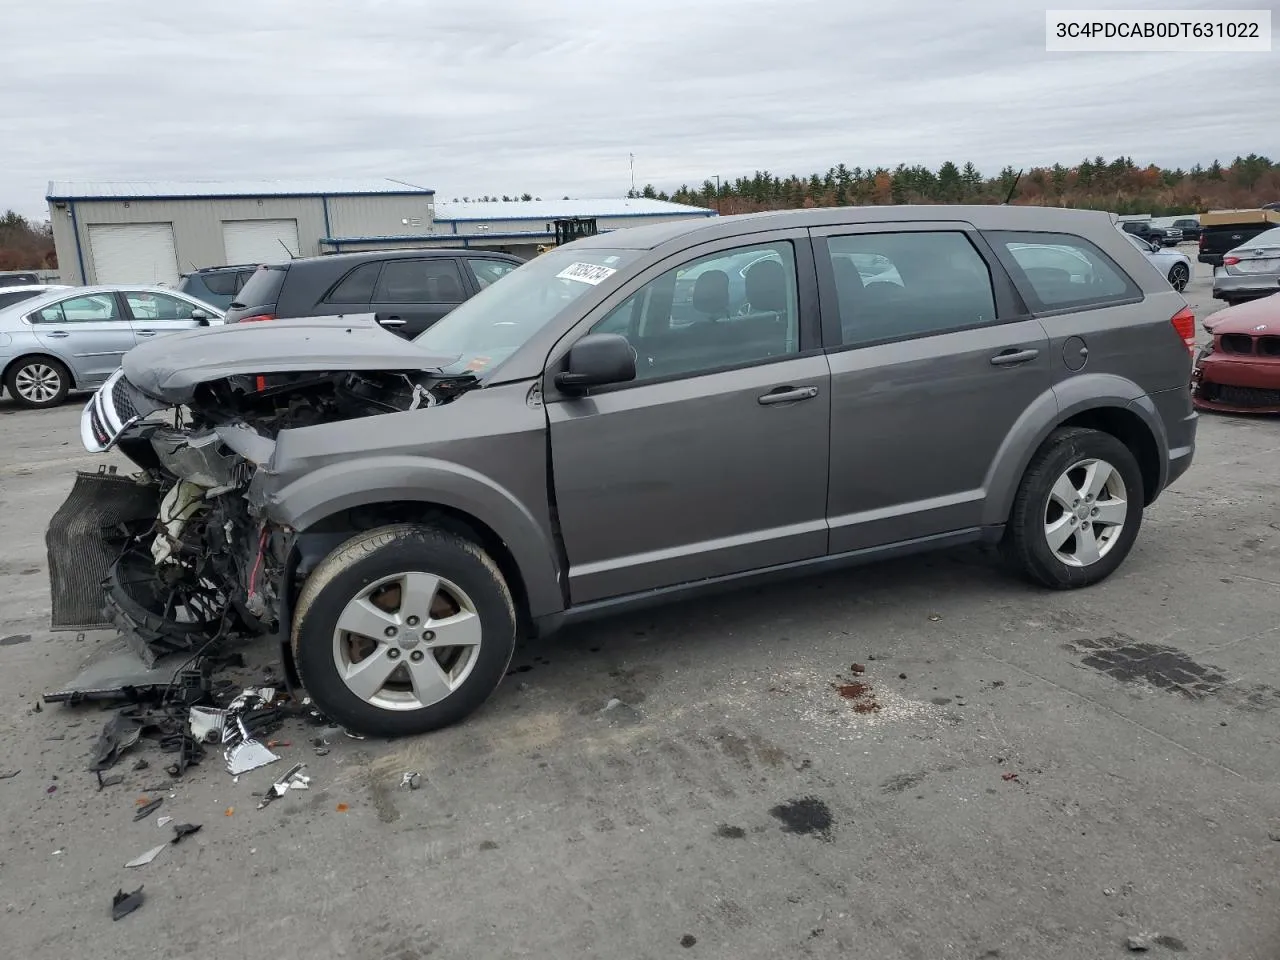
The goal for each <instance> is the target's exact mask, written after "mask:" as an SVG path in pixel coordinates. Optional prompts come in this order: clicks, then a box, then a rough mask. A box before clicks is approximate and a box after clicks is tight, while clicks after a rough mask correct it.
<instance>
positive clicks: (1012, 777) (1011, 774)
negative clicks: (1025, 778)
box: [1000, 770, 1022, 783]
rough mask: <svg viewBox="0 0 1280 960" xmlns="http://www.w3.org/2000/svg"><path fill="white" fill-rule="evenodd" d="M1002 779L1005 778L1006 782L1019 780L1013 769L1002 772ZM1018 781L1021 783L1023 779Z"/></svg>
mask: <svg viewBox="0 0 1280 960" xmlns="http://www.w3.org/2000/svg"><path fill="white" fill-rule="evenodd" d="M1000 779H1001V780H1003V781H1004V782H1005V783H1009V782H1010V781H1012V780H1018V775H1017V774H1016V773H1014V772H1013V771H1012V770H1010V771H1009V772H1008V773H1002V774H1000ZM1018 782H1019V783H1021V782H1022V781H1021V780H1018Z"/></svg>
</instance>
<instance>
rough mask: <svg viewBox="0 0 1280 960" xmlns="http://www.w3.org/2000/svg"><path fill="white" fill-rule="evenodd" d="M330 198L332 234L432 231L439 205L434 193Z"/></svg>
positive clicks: (385, 234) (391, 234)
mask: <svg viewBox="0 0 1280 960" xmlns="http://www.w3.org/2000/svg"><path fill="white" fill-rule="evenodd" d="M328 202H329V233H328V236H330V237H399V236H406V237H412V236H421V235H422V234H425V233H430V232H431V218H432V213H433V210H434V206H435V205H434V203H433V201H432V198H431V196H430V194H408V195H404V196H396V195H379V196H375V195H369V196H360V197H330V198H329V201H328ZM406 220H407V221H408V223H405V222H404V221H406ZM344 249H346V248H345V247H344Z"/></svg>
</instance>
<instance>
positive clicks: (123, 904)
mask: <svg viewBox="0 0 1280 960" xmlns="http://www.w3.org/2000/svg"><path fill="white" fill-rule="evenodd" d="M142 899H143V898H142V887H139V888H138V889H137V890H135V891H133V893H125V892H124V890H123V889H119V890H117V891H116V894H115V896H114V897H112V898H111V919H112V920H119V919H121V918H123V917H127V916H128V915H129V914H131V913H133V911H135V910H137V909H138V908H139V907H140V906H142Z"/></svg>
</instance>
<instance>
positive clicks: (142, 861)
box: [125, 843, 169, 867]
mask: <svg viewBox="0 0 1280 960" xmlns="http://www.w3.org/2000/svg"><path fill="white" fill-rule="evenodd" d="M168 845H169V844H167V843H162V844H160V846H158V847H152V848H151V849H150V850H148V851H147V852H146V853H144V854H141V855H139V856H136V857H134V858H133V859H132V860H130V861H129V862H128V863H126V864H125V866H126V867H145V866H146V865H147V864H148V863H150V862H151V861H152V860H154V859H155V858H156V857H157V856H158V855H159V853H160V851H161V850H163V849H164V848H165V847H167V846H168Z"/></svg>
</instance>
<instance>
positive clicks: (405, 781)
mask: <svg viewBox="0 0 1280 960" xmlns="http://www.w3.org/2000/svg"><path fill="white" fill-rule="evenodd" d="M400 786H401V787H408V788H409V789H410V790H417V789H418V788H419V787H421V786H422V774H420V773H417V772H415V771H409V772H408V773H406V774H405V775H404V776H402V777H401V778H400Z"/></svg>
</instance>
